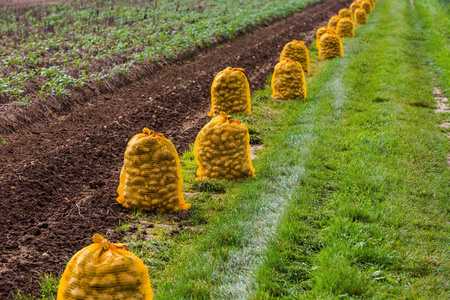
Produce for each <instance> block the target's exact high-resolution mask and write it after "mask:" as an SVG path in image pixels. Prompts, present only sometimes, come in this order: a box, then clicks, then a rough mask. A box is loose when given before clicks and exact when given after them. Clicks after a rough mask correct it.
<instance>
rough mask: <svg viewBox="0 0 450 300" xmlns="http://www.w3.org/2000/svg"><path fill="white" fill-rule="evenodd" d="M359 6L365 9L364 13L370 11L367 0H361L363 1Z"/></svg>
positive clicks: (370, 6)
mask: <svg viewBox="0 0 450 300" xmlns="http://www.w3.org/2000/svg"><path fill="white" fill-rule="evenodd" d="M361 8H362V9H364V10H365V11H366V14H369V13H371V12H372V5H371V4H370V2H369V1H363V3H362V4H361Z"/></svg>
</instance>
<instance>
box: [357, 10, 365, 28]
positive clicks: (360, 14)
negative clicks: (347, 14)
mask: <svg viewBox="0 0 450 300" xmlns="http://www.w3.org/2000/svg"><path fill="white" fill-rule="evenodd" d="M355 23H356V24H360V25H362V24H366V23H367V15H366V11H365V10H364V9H362V8H358V9H357V10H356V12H355Z"/></svg>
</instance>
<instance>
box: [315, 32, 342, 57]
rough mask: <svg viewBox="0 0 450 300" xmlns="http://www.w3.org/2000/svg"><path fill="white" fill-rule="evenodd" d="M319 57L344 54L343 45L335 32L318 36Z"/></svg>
mask: <svg viewBox="0 0 450 300" xmlns="http://www.w3.org/2000/svg"><path fill="white" fill-rule="evenodd" d="M319 44H320V57H321V58H335V57H343V56H344V47H343V46H342V42H341V39H340V38H339V36H338V35H337V34H335V33H325V34H324V35H323V36H322V37H321V38H320V42H319Z"/></svg>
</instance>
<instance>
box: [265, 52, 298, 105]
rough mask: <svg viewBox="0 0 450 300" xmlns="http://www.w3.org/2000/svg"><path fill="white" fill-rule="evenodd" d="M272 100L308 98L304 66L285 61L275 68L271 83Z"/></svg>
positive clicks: (288, 60)
mask: <svg viewBox="0 0 450 300" xmlns="http://www.w3.org/2000/svg"><path fill="white" fill-rule="evenodd" d="M271 86H272V90H273V94H272V98H274V99H277V100H287V99H303V100H305V98H306V81H305V74H304V73H303V68H302V65H301V64H300V63H299V62H296V61H293V60H290V59H285V60H283V61H280V62H279V63H278V64H277V65H276V66H275V71H274V72H273V76H272V82H271Z"/></svg>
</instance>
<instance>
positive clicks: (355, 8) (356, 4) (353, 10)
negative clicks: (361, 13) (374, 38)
mask: <svg viewBox="0 0 450 300" xmlns="http://www.w3.org/2000/svg"><path fill="white" fill-rule="evenodd" d="M358 8H361V4H360V3H358V2H353V3H352V5H350V10H351V11H352V17H353V20H355V12H356V10H357V9H358ZM355 22H356V21H355Z"/></svg>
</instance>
